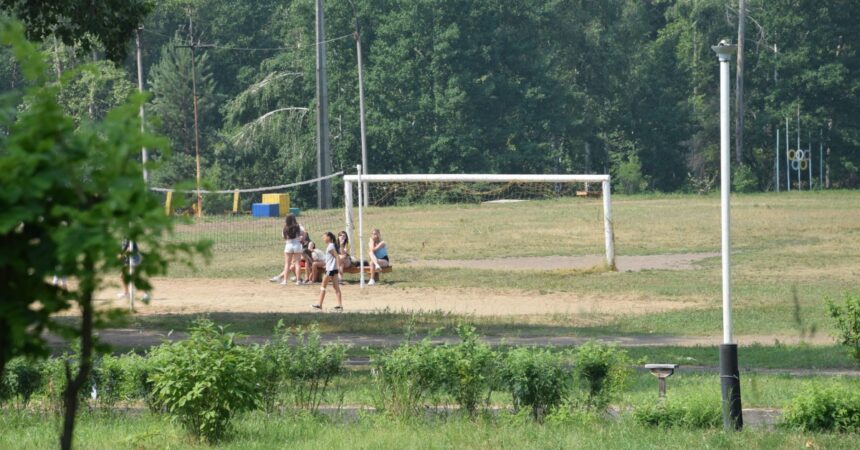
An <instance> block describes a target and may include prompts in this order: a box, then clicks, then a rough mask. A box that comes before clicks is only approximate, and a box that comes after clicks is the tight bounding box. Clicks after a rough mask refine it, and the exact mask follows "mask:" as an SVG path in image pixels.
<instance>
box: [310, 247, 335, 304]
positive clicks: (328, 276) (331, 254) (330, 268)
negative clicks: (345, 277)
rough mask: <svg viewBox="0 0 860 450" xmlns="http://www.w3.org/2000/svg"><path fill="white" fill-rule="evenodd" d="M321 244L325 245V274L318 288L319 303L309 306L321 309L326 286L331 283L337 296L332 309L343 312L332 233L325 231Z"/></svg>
mask: <svg viewBox="0 0 860 450" xmlns="http://www.w3.org/2000/svg"><path fill="white" fill-rule="evenodd" d="M323 242H325V244H326V248H325V274H324V275H323V281H322V286H321V287H320V300H319V302H317V303H315V304H313V305H311V307H312V308H314V309H322V304H323V301H324V300H325V292H326V291H325V288H326V286H328V283H329V282H331V283H332V286H334V293H335V295H337V306H335V307H334V310H335V311H343V300H342V299H341V295H340V285H339V284H338V283H337V273H338V271H337V265H338V264H337V257H338V251H337V244H336V243H335V242H336V241H335V238H334V233H332V232H331V231H327V232H326V233H325V234H324V235H323Z"/></svg>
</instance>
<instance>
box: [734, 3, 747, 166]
mask: <svg viewBox="0 0 860 450" xmlns="http://www.w3.org/2000/svg"><path fill="white" fill-rule="evenodd" d="M746 16H747V2H746V0H739V2H738V66H737V78H736V81H735V162H736V163H737V164H738V165H740V164H741V153H742V151H743V147H744V33H745V30H746Z"/></svg>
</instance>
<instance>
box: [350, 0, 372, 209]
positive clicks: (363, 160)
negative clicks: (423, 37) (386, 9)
mask: <svg viewBox="0 0 860 450" xmlns="http://www.w3.org/2000/svg"><path fill="white" fill-rule="evenodd" d="M347 1H348V2H349V6H352V16H353V17H354V18H355V34H354V35H353V37H354V38H355V53H356V55H357V56H358V109H359V123H360V124H361V170H362V172H361V173H362V175H367V128H366V127H365V125H364V124H365V120H364V69H363V68H362V60H361V58H362V56H361V29H360V28H359V27H358V12H357V11H356V9H355V3H353V2H352V0H347ZM361 189H362V190H363V191H364V196H363V197H364V200H363V201H364V206H365V207H367V206H368V203H369V198H370V196H369V195H368V189H367V183H362V186H361Z"/></svg>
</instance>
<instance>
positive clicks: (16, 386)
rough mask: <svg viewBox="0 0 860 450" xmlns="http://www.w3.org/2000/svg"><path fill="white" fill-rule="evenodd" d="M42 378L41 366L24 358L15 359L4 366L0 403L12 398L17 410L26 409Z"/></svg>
mask: <svg viewBox="0 0 860 450" xmlns="http://www.w3.org/2000/svg"><path fill="white" fill-rule="evenodd" d="M43 380H44V377H43V375H42V368H41V365H40V364H39V363H37V362H35V361H30V360H27V359H24V358H15V359H12V360H10V361H9V362H8V363H7V364H6V369H5V376H4V377H3V379H0V401H2V400H7V399H11V398H14V399H15V401H16V404H17V406H18V408H19V409H23V408H26V407H27V405H28V404H29V403H30V398H31V397H32V396H33V394H34V393H36V392H37V391H38V390H39V389H40V388H41V387H42V382H43Z"/></svg>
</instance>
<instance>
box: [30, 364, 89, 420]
mask: <svg viewBox="0 0 860 450" xmlns="http://www.w3.org/2000/svg"><path fill="white" fill-rule="evenodd" d="M66 367H68V368H69V371H70V372H71V373H72V374H74V373H77V370H78V354H77V349H76V348H73V351H72V352H71V353H64V354H63V355H61V356H60V357H58V358H50V359H48V360H46V361H44V362H43V363H42V376H43V378H44V382H43V383H42V392H43V394H44V396H45V400H46V404H47V407H48V409H50V410H51V411H53V412H55V413H57V414H61V413H62V412H63V409H64V405H65V399H64V398H63V393H64V391H65V389H66ZM92 387H93V385H92V377H89V378H88V379H87V380H86V381H85V383H84V385H83V386H81V389H80V390H79V391H78V398H79V399H80V402H81V404H82V405H89V403H88V402H89V400H90V396H91V394H92Z"/></svg>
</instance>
